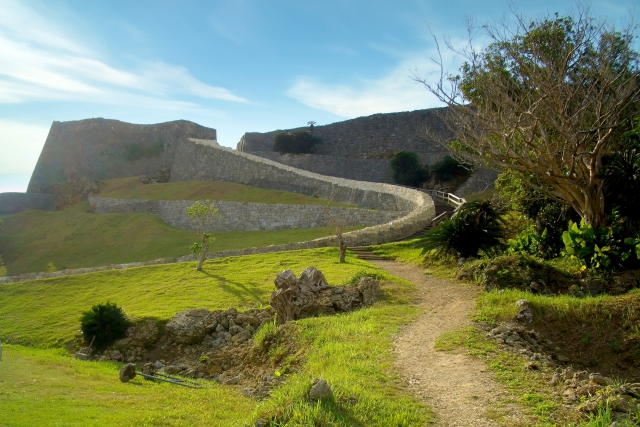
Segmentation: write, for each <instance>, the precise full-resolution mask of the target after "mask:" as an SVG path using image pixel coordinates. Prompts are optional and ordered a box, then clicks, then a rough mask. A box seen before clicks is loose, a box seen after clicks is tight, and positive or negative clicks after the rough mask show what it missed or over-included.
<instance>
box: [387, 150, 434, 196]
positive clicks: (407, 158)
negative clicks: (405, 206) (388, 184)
mask: <svg viewBox="0 0 640 427" xmlns="http://www.w3.org/2000/svg"><path fill="white" fill-rule="evenodd" d="M391 169H392V170H393V180H394V181H395V182H396V183H398V184H400V185H408V186H410V187H418V186H420V184H422V183H423V182H425V181H426V180H427V179H429V171H428V170H427V169H425V168H423V167H422V166H421V165H420V162H419V160H418V155H417V154H416V153H413V152H411V151H398V152H397V153H396V154H394V155H393V157H392V158H391Z"/></svg>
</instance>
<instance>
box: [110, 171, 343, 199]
mask: <svg viewBox="0 0 640 427" xmlns="http://www.w3.org/2000/svg"><path fill="white" fill-rule="evenodd" d="M100 196H102V197H114V198H120V199H146V200H204V199H210V200H224V201H228V202H255V203H282V204H289V205H326V204H327V201H326V200H322V199H318V198H315V197H310V196H305V195H302V194H297V193H289V192H286V191H276V190H265V189H262V188H256V187H250V186H248V185H242V184H236V183H233V182H219V181H180V182H168V183H164V184H148V185H144V184H142V183H141V182H140V178H138V177H127V178H115V179H109V180H106V181H105V185H104V186H103V187H102V188H101V190H100ZM332 205H334V206H346V205H338V204H337V203H332Z"/></svg>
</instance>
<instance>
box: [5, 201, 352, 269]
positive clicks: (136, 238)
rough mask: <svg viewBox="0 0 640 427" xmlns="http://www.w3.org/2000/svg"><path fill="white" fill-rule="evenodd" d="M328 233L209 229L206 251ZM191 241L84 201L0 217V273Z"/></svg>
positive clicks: (149, 219)
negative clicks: (59, 208) (61, 208)
mask: <svg viewBox="0 0 640 427" xmlns="http://www.w3.org/2000/svg"><path fill="white" fill-rule="evenodd" d="M347 228H348V229H349V231H350V230H355V229H358V228H361V227H347ZM332 233H333V230H332V229H331V228H306V229H298V230H259V231H226V232H215V233H212V234H213V236H214V237H215V238H216V240H215V242H214V243H213V244H212V245H211V247H210V251H211V252H216V251H224V250H231V249H242V248H249V247H257V246H268V245H280V244H285V243H292V242H303V241H307V240H313V239H317V238H319V237H324V236H330V235H331V234H332ZM196 240H197V236H196V234H195V233H194V232H192V231H186V230H179V229H177V228H174V227H171V226H170V225H168V224H166V223H165V222H163V221H162V220H161V219H160V218H158V217H156V216H153V215H149V214H103V215H98V214H93V213H90V212H89V207H88V205H87V203H86V202H85V203H82V204H79V205H76V206H74V207H72V208H69V209H66V210H64V211H59V212H45V211H36V210H30V211H24V212H21V213H19V214H15V215H9V216H6V217H4V218H3V223H2V230H1V231H0V260H1V261H0V274H2V275H18V274H23V273H28V272H39V271H48V270H54V271H55V270H63V269H65V268H81V267H98V266H102V265H110V264H121V263H127V262H135V261H151V260H154V259H158V258H173V257H177V256H183V255H188V254H189V246H191V244H192V243H193V242H194V241H196Z"/></svg>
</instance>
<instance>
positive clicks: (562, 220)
mask: <svg viewBox="0 0 640 427" xmlns="http://www.w3.org/2000/svg"><path fill="white" fill-rule="evenodd" d="M495 185H496V189H497V190H498V191H499V193H500V196H501V197H502V198H503V199H504V200H505V201H506V202H507V205H508V206H509V208H510V209H513V210H515V211H518V212H520V213H522V215H523V216H524V217H525V218H527V219H529V220H532V221H534V222H535V227H534V229H526V230H523V231H522V232H521V234H520V236H518V238H517V239H516V240H515V241H514V242H513V243H514V244H513V245H512V248H513V249H514V250H515V251H517V252H527V253H530V254H531V255H536V256H538V257H541V258H544V259H551V258H554V257H556V256H558V255H560V252H561V251H562V250H563V249H564V243H563V241H562V233H563V232H564V231H565V230H566V227H567V222H568V217H567V206H565V205H562V204H560V203H558V202H556V201H554V200H552V199H549V198H548V197H547V196H546V195H545V194H544V193H543V192H542V191H539V190H534V189H533V188H531V187H530V186H528V185H526V184H525V183H524V182H523V180H522V179H520V178H518V176H517V175H515V174H514V173H512V172H504V173H502V174H500V175H499V176H498V179H497V180H496V184H495ZM510 244H511V242H510Z"/></svg>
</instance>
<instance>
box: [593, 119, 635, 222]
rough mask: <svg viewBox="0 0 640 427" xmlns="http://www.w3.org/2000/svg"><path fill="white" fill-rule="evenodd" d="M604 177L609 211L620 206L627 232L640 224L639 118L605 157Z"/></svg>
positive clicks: (609, 212) (619, 210) (603, 160)
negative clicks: (611, 152)
mask: <svg viewBox="0 0 640 427" xmlns="http://www.w3.org/2000/svg"><path fill="white" fill-rule="evenodd" d="M602 163H603V170H602V179H603V183H604V192H605V195H606V197H607V200H609V201H610V203H608V206H607V213H608V214H611V213H612V212H613V210H614V209H617V211H618V213H619V214H620V218H621V219H622V221H621V223H622V224H621V227H622V228H623V229H624V230H625V232H626V233H627V234H633V233H634V232H636V231H638V229H639V228H640V198H639V197H638V194H640V118H636V119H635V121H634V127H633V129H631V130H630V131H629V132H627V133H625V134H624V135H623V138H622V139H621V142H620V144H618V149H617V150H616V151H615V152H614V153H613V154H611V155H608V156H605V157H604V158H603V159H602Z"/></svg>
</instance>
